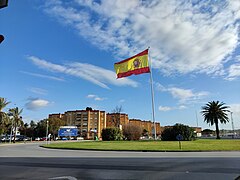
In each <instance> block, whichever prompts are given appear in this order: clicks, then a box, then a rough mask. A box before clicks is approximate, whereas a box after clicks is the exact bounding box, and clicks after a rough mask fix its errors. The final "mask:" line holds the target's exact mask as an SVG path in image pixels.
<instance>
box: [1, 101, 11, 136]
mask: <svg viewBox="0 0 240 180" xmlns="http://www.w3.org/2000/svg"><path fill="white" fill-rule="evenodd" d="M9 103H10V102H8V101H7V100H6V99H5V98H2V97H0V134H2V133H4V132H5V131H6V124H8V121H9V117H8V115H7V113H5V112H3V109H4V108H5V107H6V106H7V105H8V104H9Z"/></svg>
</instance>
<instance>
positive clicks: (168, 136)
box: [161, 124, 194, 141]
mask: <svg viewBox="0 0 240 180" xmlns="http://www.w3.org/2000/svg"><path fill="white" fill-rule="evenodd" d="M179 134H181V135H182V136H183V139H182V140H183V141H191V140H193V139H194V130H193V128H191V127H189V126H187V125H184V124H175V125H174V126H173V127H170V128H167V129H164V131H163V132H162V134H161V137H162V141H177V139H176V137H177V135H179Z"/></svg>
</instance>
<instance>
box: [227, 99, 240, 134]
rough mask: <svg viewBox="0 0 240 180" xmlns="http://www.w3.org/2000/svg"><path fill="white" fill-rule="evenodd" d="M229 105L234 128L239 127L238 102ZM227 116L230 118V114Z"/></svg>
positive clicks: (239, 108) (239, 105)
mask: <svg viewBox="0 0 240 180" xmlns="http://www.w3.org/2000/svg"><path fill="white" fill-rule="evenodd" d="M229 106H230V111H231V112H232V119H233V122H234V127H235V129H240V121H239V117H240V104H230V105H229ZM229 118H231V116H229ZM230 120H231V119H230ZM230 122H231V121H230Z"/></svg>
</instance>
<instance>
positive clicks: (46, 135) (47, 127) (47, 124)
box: [46, 120, 48, 144]
mask: <svg viewBox="0 0 240 180" xmlns="http://www.w3.org/2000/svg"><path fill="white" fill-rule="evenodd" d="M46 144H48V120H47V129H46Z"/></svg>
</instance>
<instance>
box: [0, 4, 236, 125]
mask: <svg viewBox="0 0 240 180" xmlns="http://www.w3.org/2000/svg"><path fill="white" fill-rule="evenodd" d="M0 22H1V25H0V34H3V35H4V36H5V40H4V41H3V42H2V43H1V44H0V62H1V65H0V82H1V83H0V84H1V87H0V96H1V97H5V98H7V100H8V101H11V104H10V105H9V106H8V108H11V107H15V106H18V107H20V108H23V109H24V111H23V114H22V115H23V120H24V121H25V122H30V121H31V120H34V121H39V120H41V119H44V118H47V117H48V114H50V113H63V112H65V111H67V110H76V109H85V108H86V107H88V106H91V107H92V108H94V109H100V110H105V111H106V112H112V110H113V109H114V108H115V107H116V106H122V108H123V111H124V112H125V113H128V114H129V118H138V119H142V120H151V117H152V113H151V112H152V109H151V91H150V81H149V78H150V76H149V74H142V75H138V76H130V77H129V78H122V79H116V74H115V72H114V67H113V65H114V63H115V62H118V61H120V60H123V59H126V58H129V57H130V56H133V55H135V54H137V53H139V52H141V51H143V50H145V49H146V48H147V47H150V57H151V59H152V73H153V80H154V83H153V84H154V94H155V112H156V114H155V116H156V121H158V122H160V123H161V125H162V126H165V125H173V124H175V123H183V124H187V125H190V126H196V125H197V121H198V124H199V126H201V127H202V128H214V127H209V125H207V124H206V123H204V122H203V118H202V117H201V114H200V113H199V112H200V110H201V107H202V106H203V105H204V104H206V103H207V102H208V101H213V100H214V101H217V100H218V101H223V102H225V103H226V105H228V106H230V110H231V111H232V112H233V120H234V125H235V128H239V129H240V93H239V90H240V83H239V82H240V45H239V42H240V33H239V31H240V1H238V0H223V1H213V0H209V1H201V0H192V1H186V0H184V1H179V0H169V1H157V0H151V1H144V0H142V1H138V0H131V1H129V0H116V1H112V0H105V1H101V0H96V1H93V0H73V1H66V0H65V1H63V0H52V1H46V2H45V1H38V0H25V1H9V5H8V7H7V8H3V9H1V10H0ZM220 128H221V129H222V128H224V129H231V123H228V124H227V125H221V126H220Z"/></svg>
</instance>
